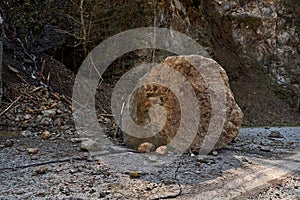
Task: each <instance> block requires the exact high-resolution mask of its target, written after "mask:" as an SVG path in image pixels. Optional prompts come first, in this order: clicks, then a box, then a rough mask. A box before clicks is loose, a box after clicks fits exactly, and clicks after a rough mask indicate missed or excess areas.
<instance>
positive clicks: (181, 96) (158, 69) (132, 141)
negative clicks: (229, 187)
mask: <svg viewBox="0 0 300 200" xmlns="http://www.w3.org/2000/svg"><path fill="white" fill-rule="evenodd" d="M222 95H223V96H222ZM129 104H130V109H129V110H130V117H131V118H132V120H133V121H134V122H135V124H137V125H139V126H140V127H144V128H146V129H145V130H148V131H149V130H150V132H151V131H152V132H153V133H150V134H148V133H147V134H146V135H145V137H143V135H140V134H139V133H138V131H139V129H137V128H136V129H134V128H132V129H131V130H130V128H128V126H127V130H130V131H131V132H133V133H130V134H128V133H124V141H125V143H126V144H127V145H128V146H130V147H133V148H135V149H137V148H138V146H139V145H140V144H142V143H144V142H151V143H152V144H154V146H155V147H159V146H162V145H169V147H172V148H175V149H177V148H178V149H179V150H191V151H193V152H195V153H199V150H201V148H202V147H203V148H206V150H207V149H208V150H212V149H219V148H222V147H224V146H226V144H228V143H229V142H231V141H232V140H233V139H234V138H235V137H236V135H237V134H238V132H239V129H240V126H241V124H242V119H243V113H242V111H241V109H240V108H239V106H238V105H237V103H236V102H235V99H234V96H233V94H232V92H231V90H230V87H229V84H228V77H227V75H226V72H225V70H224V69H223V68H222V67H221V66H220V65H219V64H218V63H217V62H215V61H214V60H213V59H210V58H206V57H202V56H198V55H191V56H172V57H168V58H166V59H165V60H164V61H162V62H161V63H160V64H159V65H157V66H155V67H153V68H151V69H150V71H149V72H148V73H147V74H146V75H145V76H144V77H142V78H141V79H140V80H139V84H137V87H136V89H135V91H134V92H133V93H132V95H131V99H130V101H129ZM124 121H126V120H124ZM123 123H124V122H123ZM125 123H126V122H125ZM149 124H152V125H151V127H149ZM123 126H126V124H125V125H124V124H123ZM129 126H130V125H129ZM218 126H219V127H220V128H221V129H218ZM147 128H148V129H147ZM134 132H136V133H134ZM145 133H146V132H145ZM135 134H136V135H135ZM208 134H211V135H208ZM204 140H205V143H206V147H204V146H203V145H204ZM170 144H171V145H170ZM187 145H188V148H186V147H187ZM209 145H212V146H209ZM172 148H171V149H172ZM200 152H201V151H200ZM202 152H205V151H202ZM206 153H208V152H206Z"/></svg>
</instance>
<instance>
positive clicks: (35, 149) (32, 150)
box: [27, 148, 39, 154]
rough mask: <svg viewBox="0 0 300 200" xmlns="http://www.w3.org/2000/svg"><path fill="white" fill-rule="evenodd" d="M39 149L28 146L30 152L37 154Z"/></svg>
mask: <svg viewBox="0 0 300 200" xmlns="http://www.w3.org/2000/svg"><path fill="white" fill-rule="evenodd" d="M38 151H39V149H38V148H27V152H28V153H29V154H36V153H37V152H38Z"/></svg>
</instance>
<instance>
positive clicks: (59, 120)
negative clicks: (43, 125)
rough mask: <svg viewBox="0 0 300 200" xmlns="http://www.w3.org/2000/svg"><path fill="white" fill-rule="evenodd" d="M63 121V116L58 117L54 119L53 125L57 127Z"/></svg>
mask: <svg viewBox="0 0 300 200" xmlns="http://www.w3.org/2000/svg"><path fill="white" fill-rule="evenodd" d="M62 121H63V120H62V118H57V119H55V120H54V122H53V125H54V126H57V127H60V126H61V124H62Z"/></svg>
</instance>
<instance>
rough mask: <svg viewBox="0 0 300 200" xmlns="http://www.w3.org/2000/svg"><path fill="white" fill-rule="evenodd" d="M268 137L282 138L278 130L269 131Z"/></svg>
mask: <svg viewBox="0 0 300 200" xmlns="http://www.w3.org/2000/svg"><path fill="white" fill-rule="evenodd" d="M268 137H270V138H283V136H282V135H281V133H280V132H279V131H271V133H270V134H269V135H268Z"/></svg>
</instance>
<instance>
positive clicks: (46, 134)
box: [41, 130, 51, 140]
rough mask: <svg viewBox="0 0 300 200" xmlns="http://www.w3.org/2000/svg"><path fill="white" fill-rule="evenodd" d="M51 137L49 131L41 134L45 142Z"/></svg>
mask: <svg viewBox="0 0 300 200" xmlns="http://www.w3.org/2000/svg"><path fill="white" fill-rule="evenodd" d="M50 136H51V133H50V132H49V131H47V130H45V131H43V132H42V134H41V138H42V139H43V140H45V139H47V138H49V137H50Z"/></svg>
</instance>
